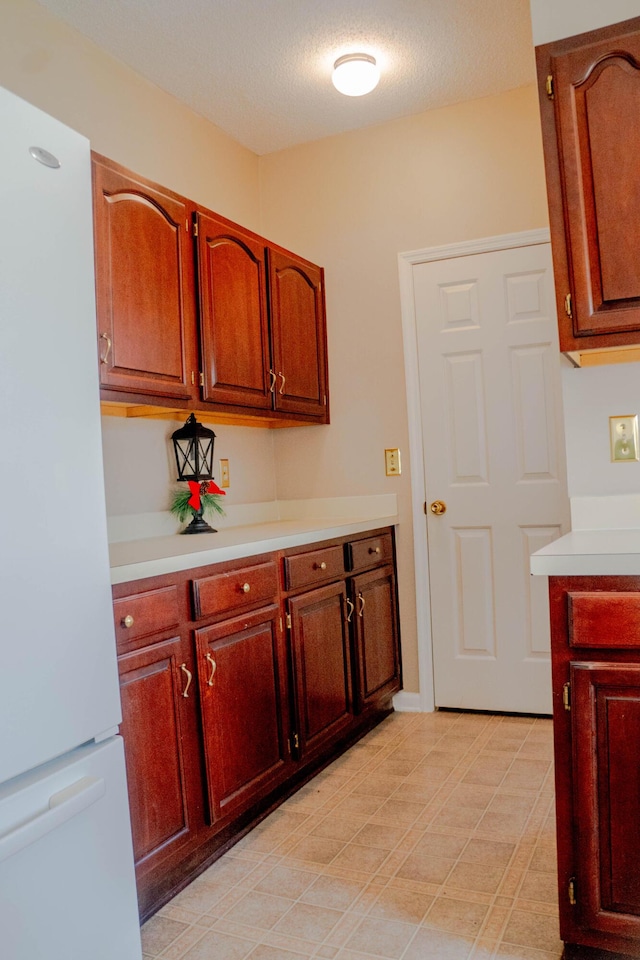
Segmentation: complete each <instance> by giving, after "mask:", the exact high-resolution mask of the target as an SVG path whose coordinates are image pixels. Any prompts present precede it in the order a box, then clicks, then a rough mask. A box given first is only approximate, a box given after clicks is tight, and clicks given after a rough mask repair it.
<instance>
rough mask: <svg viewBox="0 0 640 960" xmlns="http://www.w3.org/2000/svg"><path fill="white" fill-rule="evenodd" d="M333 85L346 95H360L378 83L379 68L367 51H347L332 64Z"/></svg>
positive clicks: (368, 91)
mask: <svg viewBox="0 0 640 960" xmlns="http://www.w3.org/2000/svg"><path fill="white" fill-rule="evenodd" d="M331 79H332V80H333V85H334V87H335V88H336V90H339V91H340V93H344V94H345V95H346V96H347V97H361V96H363V94H365V93H371V91H372V90H373V89H374V87H376V86H377V85H378V80H379V79H380V69H379V67H378V64H377V63H376V58H375V57H372V56H370V55H369V54H368V53H347V54H345V56H344V57H338V59H337V60H336V62H335V63H334V65H333V76H332V78H331Z"/></svg>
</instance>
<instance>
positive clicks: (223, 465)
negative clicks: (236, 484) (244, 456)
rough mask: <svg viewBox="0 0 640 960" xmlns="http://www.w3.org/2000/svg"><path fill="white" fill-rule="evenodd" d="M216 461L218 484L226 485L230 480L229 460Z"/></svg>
mask: <svg viewBox="0 0 640 960" xmlns="http://www.w3.org/2000/svg"><path fill="white" fill-rule="evenodd" d="M218 462H219V464H220V486H221V487H228V486H229V484H230V482H231V481H230V480H229V461H228V460H220V461H218Z"/></svg>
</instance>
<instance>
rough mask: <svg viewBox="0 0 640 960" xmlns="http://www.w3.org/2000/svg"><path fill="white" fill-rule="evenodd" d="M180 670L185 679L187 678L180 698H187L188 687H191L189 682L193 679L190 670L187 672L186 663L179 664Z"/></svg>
mask: <svg viewBox="0 0 640 960" xmlns="http://www.w3.org/2000/svg"><path fill="white" fill-rule="evenodd" d="M180 669H181V670H182V672H183V673H184V675H185V677H186V678H187V683H186V686H185V688H184V690H183V691H182V696H183V697H188V696H189V687H190V686H191V681H192V679H193V677H192V674H191V670H187V665H186V663H181V664H180Z"/></svg>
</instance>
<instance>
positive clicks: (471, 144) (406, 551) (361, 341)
mask: <svg viewBox="0 0 640 960" xmlns="http://www.w3.org/2000/svg"><path fill="white" fill-rule="evenodd" d="M0 84H2V85H3V86H6V87H8V88H9V89H10V90H13V91H14V92H16V93H17V94H19V95H20V96H23V97H24V98H25V99H27V100H29V101H30V102H32V103H34V104H36V105H37V106H39V107H41V108H42V109H44V110H46V111H47V112H48V113H50V114H52V115H53V116H56V117H58V118H59V119H60V120H62V121H64V122H65V123H68V124H69V125H70V126H72V127H75V128H76V129H77V130H79V131H80V132H82V133H84V134H85V135H86V136H87V137H89V139H90V140H91V143H92V146H93V147H94V149H96V150H98V151H99V152H101V153H104V154H106V155H107V156H111V157H113V158H114V159H116V160H118V161H120V162H121V163H123V164H125V165H126V166H129V167H131V168H132V169H134V170H136V171H137V172H139V173H141V174H144V175H146V176H148V177H151V178H152V179H155V180H157V181H159V182H160V183H163V184H165V185H166V186H169V187H172V188H174V189H176V190H178V191H179V192H181V193H183V194H185V195H186V196H188V197H190V198H192V199H194V200H198V201H200V202H202V203H204V204H206V205H208V206H209V207H211V208H212V209H214V210H216V211H218V212H220V213H222V214H225V215H226V216H229V217H231V218H232V219H234V220H236V221H238V222H240V223H242V224H244V225H246V226H248V227H252V228H254V229H258V230H259V231H261V232H262V233H264V234H265V235H266V236H268V237H269V238H270V239H272V240H274V241H276V242H280V243H282V244H284V245H285V246H288V247H290V248H292V249H293V250H295V251H297V252H299V253H301V254H302V255H304V256H306V257H308V258H310V259H312V260H315V261H317V262H318V263H322V264H324V265H325V267H326V276H327V308H328V323H329V354H330V355H329V361H330V384H331V407H332V423H331V425H330V426H328V427H315V428H314V427H310V428H303V429H296V430H284V431H282V430H281V431H274V432H273V433H268V434H267V433H265V432H263V431H256V430H246V429H244V428H231V427H225V426H220V427H219V428H216V433H217V434H218V452H219V454H220V455H222V456H224V455H229V456H230V459H231V461H232V462H231V473H232V486H231V489H230V491H229V502H249V501H251V500H263V499H264V500H268V499H271V498H272V497H273V496H274V495H275V494H276V492H277V495H278V496H280V497H282V498H289V497H292V498H297V497H307V496H333V495H348V494H358V493H379V492H382V493H384V492H397V493H398V495H399V502H400V516H401V525H400V534H399V583H400V596H401V616H402V629H403V643H404V666H405V684H406V687H407V689H408V690H411V691H415V690H417V686H418V674H417V644H416V624H415V604H414V599H413V597H414V593H413V591H414V583H413V553H412V537H411V513H410V490H409V477H408V446H407V422H406V404H405V385H404V376H403V356H402V340H401V327H400V312H399V294H398V271H397V254H398V252H400V251H404V250H409V249H414V248H419V247H425V246H431V245H438V244H442V243H447V242H456V241H461V240H467V239H470V238H475V237H481V236H488V235H491V234H496V233H508V232H511V231H516V230H525V229H530V228H534V227H539V226H543V225H545V224H546V201H545V194H544V182H543V170H542V160H541V147H540V136H539V122H538V114H537V106H536V102H535V94H534V91H533V89H522V90H516V91H513V92H511V93H508V94H504V95H503V96H499V97H491V98H487V99H484V100H478V101H474V102H472V103H466V104H460V105H458V106H454V107H448V108H445V109H442V110H436V111H432V112H430V113H426V114H422V115H420V116H417V117H412V118H407V119H403V120H399V121H396V122H393V123H388V124H385V125H382V126H379V127H372V128H369V129H367V130H363V131H360V132H356V133H349V134H344V135H342V136H339V137H334V138H330V139H327V140H323V141H319V142H317V143H312V144H308V145H305V146H302V147H298V148H293V149H291V150H288V151H283V152H281V153H278V154H274V155H271V156H268V157H263V158H261V159H260V160H258V158H257V157H255V156H254V155H253V154H252V153H250V152H249V151H247V150H245V149H244V148H242V147H240V146H239V145H238V144H236V143H234V141H232V140H231V139H230V138H229V137H227V136H226V135H224V134H223V133H221V132H220V131H219V130H217V129H216V128H215V127H213V126H212V125H211V124H209V123H208V122H206V121H205V120H203V119H202V118H201V117H199V116H197V115H195V114H193V113H192V112H191V111H189V110H188V109H187V108H186V107H184V106H183V105H181V104H180V103H179V102H178V101H176V100H175V99H174V98H172V97H170V96H168V95H167V94H165V93H163V92H162V91H160V90H158V89H157V88H156V87H154V86H153V85H151V84H149V83H148V82H146V81H145V80H143V79H142V78H141V77H139V76H138V75H137V74H135V73H134V72H133V71H131V70H130V69H129V68H127V67H125V66H123V65H122V64H120V63H119V62H117V61H115V60H114V59H113V58H111V57H109V56H107V55H106V54H104V53H102V52H101V51H100V50H99V49H98V48H97V47H96V46H95V45H94V44H93V43H91V42H90V41H88V40H86V39H85V38H83V37H82V36H81V35H80V34H78V33H76V32H75V31H73V30H72V29H71V28H69V27H67V26H66V25H64V24H63V23H61V22H60V21H58V20H56V19H54V18H53V17H51V15H50V14H49V13H48V12H46V11H45V10H44V9H43V8H42V7H40V6H38V5H37V4H36V3H34V2H32V0H3V2H2V30H1V31H0ZM173 428H174V426H173V425H172V424H169V423H163V422H161V421H160V422H158V423H149V424H146V423H142V424H141V423H129V422H122V421H114V420H108V421H107V420H105V421H104V433H105V445H104V447H105V460H106V477H107V496H108V502H109V508H110V512H112V513H120V512H130V513H137V512H146V511H153V510H160V509H163V508H164V507H165V506H166V499H165V498H166V493H167V491H168V489H169V487H170V485H171V482H172V477H171V471H170V468H169V464H170V461H169V458H168V455H167V447H166V443H167V437H168V435H169V433H170V432H171V430H172V429H173ZM390 446H399V447H400V448H401V450H402V452H403V455H404V473H403V476H402V477H401V478H399V479H389V478H386V477H385V476H384V463H383V450H384V448H385V447H390ZM274 447H275V452H276V460H275V471H274V457H273V451H274ZM234 477H235V478H237V477H242V478H243V479H242V481H241V482H240V481H236V482H234V480H233V478H234Z"/></svg>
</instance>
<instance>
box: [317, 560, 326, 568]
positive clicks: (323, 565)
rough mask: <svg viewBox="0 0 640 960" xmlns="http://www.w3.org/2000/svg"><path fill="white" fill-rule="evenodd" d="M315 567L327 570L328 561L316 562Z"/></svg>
mask: <svg viewBox="0 0 640 960" xmlns="http://www.w3.org/2000/svg"><path fill="white" fill-rule="evenodd" d="M315 567H316V570H326V569H327V565H326V563H325V562H324V560H323V561H322V563H316V565H315Z"/></svg>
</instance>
